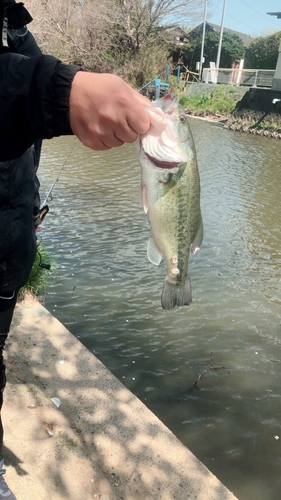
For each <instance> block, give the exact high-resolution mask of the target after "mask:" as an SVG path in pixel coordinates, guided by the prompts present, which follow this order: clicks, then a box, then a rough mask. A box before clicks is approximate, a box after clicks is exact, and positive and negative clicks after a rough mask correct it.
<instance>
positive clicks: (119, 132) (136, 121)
mask: <svg viewBox="0 0 281 500" xmlns="http://www.w3.org/2000/svg"><path fill="white" fill-rule="evenodd" d="M150 105H151V104H150V101H149V100H148V99H147V98H146V97H144V96H142V95H141V94H139V93H138V92H137V91H136V90H134V89H133V88H132V87H130V86H129V85H128V84H127V83H126V82H125V81H124V80H122V79H121V78H119V77H118V76H116V75H112V74H103V73H101V74H99V73H87V72H83V71H78V73H76V75H75V77H74V79H73V82H72V87H71V91H70V98H69V118H70V126H71V129H72V131H73V133H74V134H75V135H76V136H77V137H78V138H79V139H80V141H81V142H82V143H83V144H84V145H85V146H88V147H89V148H92V149H95V150H96V151H101V150H105V149H110V148H112V147H117V146H122V144H124V143H125V142H128V143H132V142H134V141H135V140H136V139H137V137H138V135H139V134H144V133H145V132H147V130H148V129H149V127H150V117H149V114H148V112H147V110H146V109H145V108H146V107H148V106H150Z"/></svg>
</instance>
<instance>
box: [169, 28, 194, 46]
mask: <svg viewBox="0 0 281 500" xmlns="http://www.w3.org/2000/svg"><path fill="white" fill-rule="evenodd" d="M166 33H167V35H168V39H169V41H170V42H173V43H174V44H175V45H179V46H182V45H184V44H185V43H187V42H188V41H189V40H190V39H189V34H188V33H186V31H184V30H183V29H182V28H180V27H179V26H174V27H173V28H168V29H166Z"/></svg>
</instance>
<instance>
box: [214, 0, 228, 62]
mask: <svg viewBox="0 0 281 500" xmlns="http://www.w3.org/2000/svg"><path fill="white" fill-rule="evenodd" d="M225 9H226V0H224V3H223V10H222V18H221V31H220V39H219V46H218V54H217V62H216V68H217V69H218V68H219V66H220V58H221V44H222V36H223V27H224V17H225Z"/></svg>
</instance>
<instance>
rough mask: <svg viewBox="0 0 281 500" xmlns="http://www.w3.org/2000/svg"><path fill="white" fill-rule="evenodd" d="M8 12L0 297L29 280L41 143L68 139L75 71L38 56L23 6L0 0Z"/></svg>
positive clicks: (2, 96)
mask: <svg viewBox="0 0 281 500" xmlns="http://www.w3.org/2000/svg"><path fill="white" fill-rule="evenodd" d="M18 6H20V8H18ZM7 7H9V8H11V10H10V11H9V10H7ZM4 9H6V10H4ZM7 12H8V17H9V26H8V28H9V29H8V35H9V36H8V47H5V46H4V47H3V46H2V48H0V295H1V292H3V291H10V290H13V289H18V288H20V287H21V286H23V284H24V283H25V282H26V280H27V278H28V276H29V273H30V270H31V267H32V264H33V261H34V257H35V254H36V238H35V231H34V208H35V207H36V203H38V202H36V197H37V188H38V185H36V170H37V167H38V159H39V149H40V141H41V140H42V139H50V138H52V137H55V136H60V135H67V134H72V131H71V128H70V124H69V94H70V89H71V83H72V80H73V78H74V75H75V74H76V72H77V71H78V70H79V69H80V68H79V67H77V66H71V65H65V64H62V63H61V62H60V61H59V60H58V59H56V58H55V57H52V56H48V55H43V54H41V52H40V50H39V48H38V47H37V45H36V44H35V42H34V39H33V37H32V35H31V34H30V33H29V32H28V31H27V29H26V27H25V26H23V25H22V19H24V20H25V21H26V22H29V21H30V20H31V18H30V19H29V20H28V17H23V18H20V15H21V14H19V13H20V12H21V13H23V14H24V16H25V15H27V14H28V13H27V14H26V12H27V11H25V9H23V6H22V4H15V2H14V0H0V19H1V21H2V18H3V17H4V16H5V15H6V14H7ZM29 17H30V16H29ZM0 28H1V30H0V31H2V26H1V22H0ZM23 33H25V35H24V36H22V35H23ZM18 35H20V36H18ZM2 39H3V37H2ZM0 40H1V39H0ZM0 44H1V41H0ZM34 144H35V146H34ZM36 144H39V147H37V148H36Z"/></svg>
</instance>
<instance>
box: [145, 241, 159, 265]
mask: <svg viewBox="0 0 281 500" xmlns="http://www.w3.org/2000/svg"><path fill="white" fill-rule="evenodd" d="M147 257H148V259H149V260H150V262H151V263H152V264H155V265H156V266H159V264H160V262H161V260H162V253H161V252H160V250H159V248H158V247H157V246H156V244H155V242H154V240H153V238H152V237H151V236H150V237H149V240H148V245H147Z"/></svg>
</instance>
